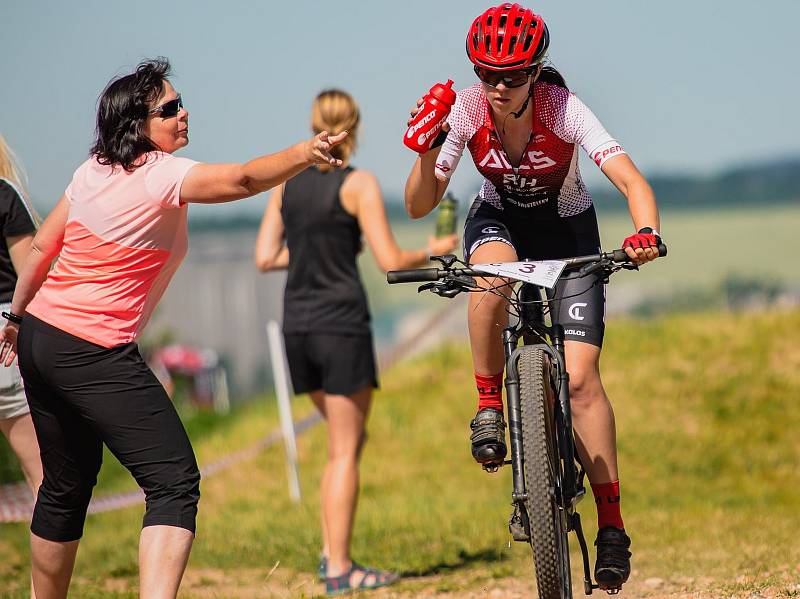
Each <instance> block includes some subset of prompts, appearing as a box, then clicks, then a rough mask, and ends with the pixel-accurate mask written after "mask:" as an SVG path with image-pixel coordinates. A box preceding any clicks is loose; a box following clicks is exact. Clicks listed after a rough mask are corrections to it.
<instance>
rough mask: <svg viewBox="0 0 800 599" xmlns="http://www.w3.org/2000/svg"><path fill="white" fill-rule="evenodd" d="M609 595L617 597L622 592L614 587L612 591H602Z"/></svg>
mask: <svg viewBox="0 0 800 599" xmlns="http://www.w3.org/2000/svg"><path fill="white" fill-rule="evenodd" d="M603 590H604V591H605V592H606V593H608V594H609V595H618V594H619V592H620V591H621V590H622V587H616V588H613V589H603Z"/></svg>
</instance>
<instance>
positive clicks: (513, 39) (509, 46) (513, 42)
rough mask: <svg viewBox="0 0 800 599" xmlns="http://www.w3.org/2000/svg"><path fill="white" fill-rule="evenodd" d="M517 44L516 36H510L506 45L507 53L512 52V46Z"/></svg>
mask: <svg viewBox="0 0 800 599" xmlns="http://www.w3.org/2000/svg"><path fill="white" fill-rule="evenodd" d="M516 45H517V38H516V36H513V35H512V36H511V43H510V44H509V45H508V53H509V54H514V46H516Z"/></svg>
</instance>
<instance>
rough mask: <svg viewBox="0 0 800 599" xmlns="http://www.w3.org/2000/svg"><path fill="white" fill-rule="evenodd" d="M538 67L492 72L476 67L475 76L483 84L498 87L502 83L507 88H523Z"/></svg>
mask: <svg viewBox="0 0 800 599" xmlns="http://www.w3.org/2000/svg"><path fill="white" fill-rule="evenodd" d="M535 70H536V67H533V68H530V69H520V70H518V71H490V70H489V69H484V68H482V67H479V66H478V65H475V74H476V75H477V76H478V79H480V80H481V81H482V82H483V83H485V84H486V85H491V86H492V87H497V86H498V85H500V84H501V83H502V84H503V85H505V86H506V87H521V86H523V85H525V84H526V83H527V82H528V80H529V78H530V76H531V75H532V74H533V73H534V71H535Z"/></svg>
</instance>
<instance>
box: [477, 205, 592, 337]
mask: <svg viewBox="0 0 800 599" xmlns="http://www.w3.org/2000/svg"><path fill="white" fill-rule="evenodd" d="M491 241H499V242H501V243H505V244H507V245H509V246H511V247H512V248H513V249H514V251H515V252H516V254H517V258H518V259H519V260H555V259H559V258H572V257H575V256H584V255H587V254H595V253H597V252H598V251H599V250H600V234H599V232H598V229H597V216H596V214H595V211H594V207H593V206H590V207H589V208H588V209H587V210H584V211H583V212H581V213H579V214H576V215H575V216H567V217H558V216H542V215H541V214H537V215H536V216H531V213H530V212H529V211H526V209H521V208H516V207H514V206H510V207H508V208H506V209H504V210H499V209H497V208H495V207H493V206H492V205H491V204H489V203H487V202H482V201H481V200H480V199H477V200H475V202H474V203H473V205H472V208H471V210H470V212H469V215H468V216H467V221H466V223H465V224H464V259H465V260H467V261H469V258H470V256H471V254H472V253H473V252H474V251H475V250H476V249H477V248H479V247H480V246H481V245H483V244H484V243H488V242H491ZM554 296H555V297H556V298H562V299H560V300H555V301H553V302H552V303H551V316H552V318H553V322H554V323H558V324H561V325H562V326H563V327H564V332H565V338H566V339H567V340H569V341H582V342H584V343H589V344H591V345H595V346H597V347H602V345H603V334H604V332H605V323H604V320H605V285H604V284H603V281H602V279H601V278H599V277H598V276H588V277H580V278H577V277H571V278H564V279H561V280H560V281H559V282H558V284H557V285H556V288H555V293H554Z"/></svg>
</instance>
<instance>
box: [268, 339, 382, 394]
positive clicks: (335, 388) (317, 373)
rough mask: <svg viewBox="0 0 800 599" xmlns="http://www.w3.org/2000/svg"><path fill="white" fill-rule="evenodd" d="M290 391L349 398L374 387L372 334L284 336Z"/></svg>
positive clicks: (374, 370)
mask: <svg viewBox="0 0 800 599" xmlns="http://www.w3.org/2000/svg"><path fill="white" fill-rule="evenodd" d="M284 339H285V342H286V358H287V360H288V362H289V371H290V373H291V376H292V386H293V387H294V392H295V393H297V394H300V393H309V392H311V391H318V390H322V391H324V392H325V393H327V394H329V395H353V394H354V393H357V392H358V391H361V390H362V389H364V388H365V387H373V388H377V387H378V377H377V374H376V372H377V369H376V367H375V352H374V350H373V347H372V335H345V334H341V333H284Z"/></svg>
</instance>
